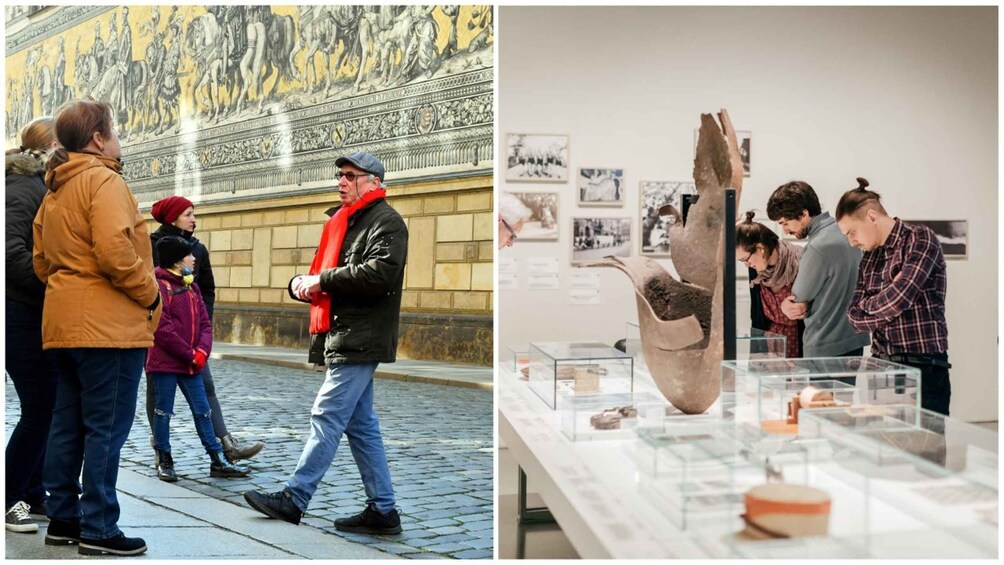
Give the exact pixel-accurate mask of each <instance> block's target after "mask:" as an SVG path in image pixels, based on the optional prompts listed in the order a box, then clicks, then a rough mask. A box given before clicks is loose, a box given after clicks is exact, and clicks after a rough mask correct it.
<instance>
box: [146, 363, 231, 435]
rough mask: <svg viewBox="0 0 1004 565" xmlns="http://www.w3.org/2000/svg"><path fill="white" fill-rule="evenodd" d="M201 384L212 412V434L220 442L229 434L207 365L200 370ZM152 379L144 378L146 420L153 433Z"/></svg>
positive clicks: (154, 404)
mask: <svg viewBox="0 0 1004 565" xmlns="http://www.w3.org/2000/svg"><path fill="white" fill-rule="evenodd" d="M201 374H202V384H203V386H205V387H206V398H208V399H209V407H210V408H212V410H213V415H212V418H213V432H215V433H216V437H218V438H220V439H221V440H222V439H223V438H224V437H225V436H227V435H229V434H230V432H228V431H227V425H226V423H225V422H224V421H223V409H222V408H220V400H219V398H217V396H216V386H215V385H214V384H213V372H212V371H210V370H209V363H208V362H207V363H206V366H205V367H203V368H202V373H201ZM153 386H154V385H153V379H151V378H150V377H149V376H147V378H146V419H147V421H148V422H149V423H150V430H151V431H153V410H154V407H155V406H156V405H157V397H156V395H155V394H154V392H153Z"/></svg>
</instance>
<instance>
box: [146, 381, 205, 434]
mask: <svg viewBox="0 0 1004 565" xmlns="http://www.w3.org/2000/svg"><path fill="white" fill-rule="evenodd" d="M146 378H148V379H153V386H154V410H153V441H154V446H155V447H156V448H157V449H158V450H160V451H165V452H167V453H170V452H171V416H173V415H174V394H175V390H177V389H179V388H180V389H181V393H182V394H184V395H185V400H187V401H188V406H189V407H190V408H191V409H192V416H194V417H195V430H196V431H197V432H198V433H199V439H200V440H202V446H203V447H205V448H206V453H212V452H214V451H222V450H223V445H221V444H220V440H218V439H216V434H214V433H213V420H212V414H211V409H210V408H209V399H208V398H206V387H205V385H204V384H203V383H202V375H182V374H177V373H148V374H147V376H146Z"/></svg>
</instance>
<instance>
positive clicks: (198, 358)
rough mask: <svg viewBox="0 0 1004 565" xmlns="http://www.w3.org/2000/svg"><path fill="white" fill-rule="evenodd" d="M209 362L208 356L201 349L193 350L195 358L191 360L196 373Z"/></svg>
mask: <svg viewBox="0 0 1004 565" xmlns="http://www.w3.org/2000/svg"><path fill="white" fill-rule="evenodd" d="M208 360H209V356H208V355H206V352H205V351H203V350H202V348H199V349H196V350H195V358H193V359H192V366H194V367H195V370H196V371H201V370H202V368H203V367H205V366H206V361H208Z"/></svg>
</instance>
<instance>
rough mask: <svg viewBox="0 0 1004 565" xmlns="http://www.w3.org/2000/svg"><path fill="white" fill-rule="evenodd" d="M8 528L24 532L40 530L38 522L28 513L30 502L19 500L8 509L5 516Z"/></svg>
mask: <svg viewBox="0 0 1004 565" xmlns="http://www.w3.org/2000/svg"><path fill="white" fill-rule="evenodd" d="M4 521H5V524H6V526H7V529H8V530H10V531H12V532H19V533H22V534H33V533H35V532H37V531H38V524H36V523H35V521H34V520H32V519H31V516H29V515H28V503H27V502H25V501H23V500H19V501H17V502H15V503H14V504H13V505H12V506H11V507H10V508H8V509H7V515H6V516H5V517H4Z"/></svg>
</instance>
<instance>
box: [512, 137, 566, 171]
mask: <svg viewBox="0 0 1004 565" xmlns="http://www.w3.org/2000/svg"><path fill="white" fill-rule="evenodd" d="M505 180H507V181H510V182H568V136H567V135H553V134H531V133H510V134H508V135H507V136H506V170H505Z"/></svg>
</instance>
